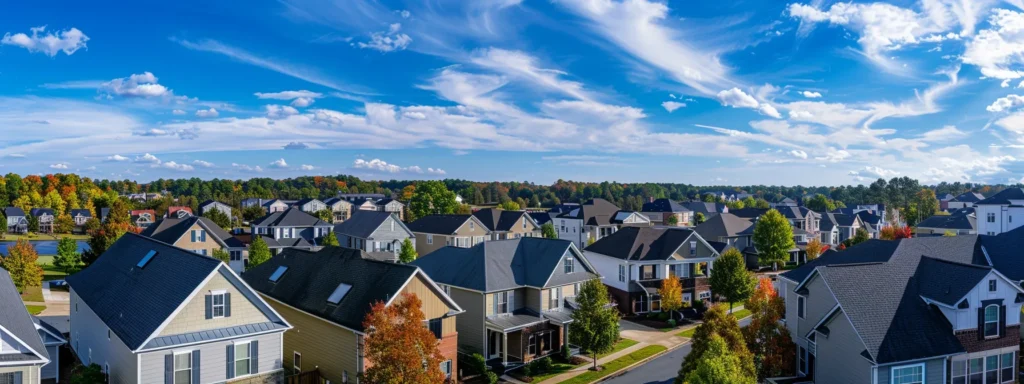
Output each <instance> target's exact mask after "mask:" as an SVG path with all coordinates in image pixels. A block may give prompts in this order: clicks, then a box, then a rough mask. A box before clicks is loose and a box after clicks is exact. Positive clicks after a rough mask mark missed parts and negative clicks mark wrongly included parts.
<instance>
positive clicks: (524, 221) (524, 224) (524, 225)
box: [523, 219, 526, 229]
mask: <svg viewBox="0 0 1024 384" xmlns="http://www.w3.org/2000/svg"><path fill="white" fill-rule="evenodd" d="M523 229H526V219H523Z"/></svg>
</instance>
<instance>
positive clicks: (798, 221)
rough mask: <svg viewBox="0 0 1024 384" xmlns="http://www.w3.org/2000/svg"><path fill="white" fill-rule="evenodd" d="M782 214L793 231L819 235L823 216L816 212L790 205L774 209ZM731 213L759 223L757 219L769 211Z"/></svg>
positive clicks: (761, 209)
mask: <svg viewBox="0 0 1024 384" xmlns="http://www.w3.org/2000/svg"><path fill="white" fill-rule="evenodd" d="M772 209H775V210H776V211H778V212H779V213H780V214H782V217H785V218H786V220H788V221H789V225H791V226H792V227H793V229H794V230H795V229H802V230H803V231H805V232H807V233H809V234H817V233H818V231H819V230H820V226H821V220H822V218H821V214H819V213H817V212H814V211H812V210H810V209H808V208H807V207H796V206H788V205H780V206H778V207H775V208H772ZM729 213H731V214H733V215H736V216H738V217H742V218H744V219H749V220H751V221H757V218H759V217H761V216H762V215H764V214H765V213H768V209H765V208H742V209H733V210H730V211H729Z"/></svg>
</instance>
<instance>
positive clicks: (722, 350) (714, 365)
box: [676, 335, 757, 384]
mask: <svg viewBox="0 0 1024 384" xmlns="http://www.w3.org/2000/svg"><path fill="white" fill-rule="evenodd" d="M680 379H681V380H680ZM680 379H677V380H676V382H682V383H686V384H755V383H756V382H757V380H756V379H755V378H754V377H750V376H747V375H745V374H744V373H743V369H742V363H741V362H740V358H739V357H737V356H736V355H735V354H733V353H732V352H731V351H729V347H728V345H726V343H725V340H724V339H722V337H721V336H718V335H711V340H709V341H708V346H707V351H706V352H705V353H704V355H703V356H701V358H700V360H699V361H697V362H696V363H695V364H694V369H693V370H692V371H690V372H689V373H687V374H686V376H685V377H682V378H680Z"/></svg>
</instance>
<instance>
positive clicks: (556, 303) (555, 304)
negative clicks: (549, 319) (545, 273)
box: [548, 287, 562, 309]
mask: <svg viewBox="0 0 1024 384" xmlns="http://www.w3.org/2000/svg"><path fill="white" fill-rule="evenodd" d="M561 296H562V288H560V287H559V288H551V289H548V308H549V309H555V308H561V307H562V306H561V305H560V304H561V300H559V299H560V298H561Z"/></svg>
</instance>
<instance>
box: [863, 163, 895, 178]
mask: <svg viewBox="0 0 1024 384" xmlns="http://www.w3.org/2000/svg"><path fill="white" fill-rule="evenodd" d="M860 174H861V175H868V176H875V177H880V178H883V179H888V178H890V177H893V176H896V175H899V174H900V173H899V172H897V171H894V170H891V169H885V168H881V167H874V166H866V167H864V169H863V170H861V171H860Z"/></svg>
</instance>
